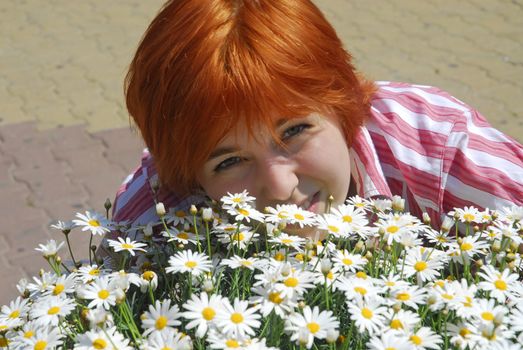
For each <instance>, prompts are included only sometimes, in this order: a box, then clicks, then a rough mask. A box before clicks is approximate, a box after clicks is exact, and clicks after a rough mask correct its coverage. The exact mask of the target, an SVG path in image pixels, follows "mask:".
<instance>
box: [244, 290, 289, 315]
mask: <svg viewBox="0 0 523 350" xmlns="http://www.w3.org/2000/svg"><path fill="white" fill-rule="evenodd" d="M251 291H252V293H253V295H252V296H251V297H250V299H249V302H250V303H252V304H254V305H259V307H260V312H261V314H262V315H263V317H267V316H268V315H269V314H270V313H271V312H272V311H273V310H274V312H275V313H276V314H277V315H278V316H280V317H281V318H284V317H286V316H285V315H287V314H289V313H290V312H291V310H293V308H294V307H295V306H296V304H297V303H296V301H295V300H294V299H290V298H289V297H288V296H286V295H284V294H283V293H282V292H281V291H278V290H277V289H275V288H274V286H273V285H272V284H270V283H266V284H262V285H259V286H255V287H252V288H251Z"/></svg>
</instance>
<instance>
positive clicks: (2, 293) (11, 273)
mask: <svg viewBox="0 0 523 350" xmlns="http://www.w3.org/2000/svg"><path fill="white" fill-rule="evenodd" d="M0 265H1V266H2V268H1V269H0V280H1V281H2V287H1V288H0V305H5V304H8V303H9V302H10V301H11V300H14V299H16V298H17V297H18V296H19V295H20V294H19V292H18V289H16V284H17V283H18V282H19V281H20V279H21V278H22V277H26V278H27V276H25V273H24V270H23V269H21V268H20V267H17V266H6V265H5V263H2V262H1V261H0Z"/></svg>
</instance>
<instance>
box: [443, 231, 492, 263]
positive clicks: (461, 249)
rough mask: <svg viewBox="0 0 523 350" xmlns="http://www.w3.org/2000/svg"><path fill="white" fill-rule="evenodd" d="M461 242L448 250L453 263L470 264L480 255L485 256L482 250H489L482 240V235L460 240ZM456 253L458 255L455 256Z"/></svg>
mask: <svg viewBox="0 0 523 350" xmlns="http://www.w3.org/2000/svg"><path fill="white" fill-rule="evenodd" d="M458 241H460V242H458V243H456V244H455V245H450V246H449V250H448V252H447V253H448V255H449V257H451V258H452V260H453V261H457V262H459V263H462V264H468V263H469V262H470V260H471V259H473V258H474V257H475V256H476V255H478V254H483V252H482V250H483V249H486V248H488V246H489V245H488V243H487V242H485V241H483V240H482V239H481V235H479V234H476V235H470V236H466V237H463V238H461V240H458ZM453 253H456V255H453Z"/></svg>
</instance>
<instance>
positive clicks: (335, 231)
mask: <svg viewBox="0 0 523 350" xmlns="http://www.w3.org/2000/svg"><path fill="white" fill-rule="evenodd" d="M316 221H317V224H316V225H317V228H318V229H320V230H324V231H327V233H328V234H331V235H333V236H334V237H336V238H344V237H347V235H348V233H349V231H348V229H349V227H348V225H347V224H345V223H344V221H343V219H342V218H341V217H340V216H337V215H333V214H323V215H318V216H317V217H316Z"/></svg>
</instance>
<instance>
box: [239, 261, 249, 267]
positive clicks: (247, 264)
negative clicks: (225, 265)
mask: <svg viewBox="0 0 523 350" xmlns="http://www.w3.org/2000/svg"><path fill="white" fill-rule="evenodd" d="M241 264H242V266H245V267H249V266H252V262H250V261H249V260H242V261H241Z"/></svg>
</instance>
